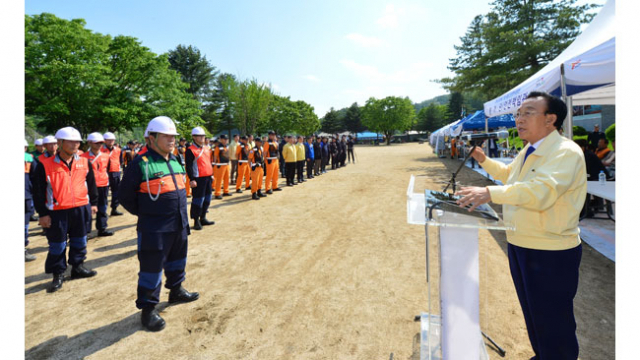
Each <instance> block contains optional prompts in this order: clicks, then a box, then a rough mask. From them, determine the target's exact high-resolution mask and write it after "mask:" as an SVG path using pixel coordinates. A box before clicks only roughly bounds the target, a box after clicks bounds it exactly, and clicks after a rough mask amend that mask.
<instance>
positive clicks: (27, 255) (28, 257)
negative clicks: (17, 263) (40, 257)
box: [24, 248, 36, 261]
mask: <svg viewBox="0 0 640 360" xmlns="http://www.w3.org/2000/svg"><path fill="white" fill-rule="evenodd" d="M35 259H36V256H35V255H33V254H31V253H29V250H27V249H26V248H25V249H24V261H33V260H35Z"/></svg>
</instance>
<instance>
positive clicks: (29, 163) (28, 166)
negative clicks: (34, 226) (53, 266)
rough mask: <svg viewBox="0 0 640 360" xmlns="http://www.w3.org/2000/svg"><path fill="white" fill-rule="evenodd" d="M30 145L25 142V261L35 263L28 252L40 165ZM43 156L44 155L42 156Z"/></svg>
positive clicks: (32, 256) (33, 256)
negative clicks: (37, 173)
mask: <svg viewBox="0 0 640 360" xmlns="http://www.w3.org/2000/svg"><path fill="white" fill-rule="evenodd" d="M40 140H42V139H40ZM28 146H29V144H28V143H27V141H26V140H25V141H24V151H25V153H24V210H25V211H24V260H25V261H33V260H35V259H36V257H35V255H32V254H30V253H29V250H27V246H28V245H29V221H31V216H33V213H34V209H33V196H32V192H33V186H32V185H31V184H32V179H33V178H34V175H35V171H36V168H37V166H38V163H37V162H36V160H35V158H34V156H33V155H31V154H29V153H28V152H27V147H28ZM40 155H42V154H40Z"/></svg>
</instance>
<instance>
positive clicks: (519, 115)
mask: <svg viewBox="0 0 640 360" xmlns="http://www.w3.org/2000/svg"><path fill="white" fill-rule="evenodd" d="M536 114H538V112H537V111H525V112H519V111H518V112H517V113H516V115H515V116H514V117H515V119H516V120H518V119H521V118H530V117H532V116H534V115H536ZM544 114H545V115H546V114H547V113H546V112H545V113H544Z"/></svg>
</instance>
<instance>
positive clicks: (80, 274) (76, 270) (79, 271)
mask: <svg viewBox="0 0 640 360" xmlns="http://www.w3.org/2000/svg"><path fill="white" fill-rule="evenodd" d="M97 273H98V272H97V271H95V270H89V269H87V268H86V267H84V264H80V265H78V266H74V267H73V268H72V269H71V278H72V279H84V278H90V277H93V276H96V274H97Z"/></svg>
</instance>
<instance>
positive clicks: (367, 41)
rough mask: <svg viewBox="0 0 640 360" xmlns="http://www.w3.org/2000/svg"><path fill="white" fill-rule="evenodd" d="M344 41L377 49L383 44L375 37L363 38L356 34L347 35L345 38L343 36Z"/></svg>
mask: <svg viewBox="0 0 640 360" xmlns="http://www.w3.org/2000/svg"><path fill="white" fill-rule="evenodd" d="M345 39H348V40H351V41H353V42H354V43H356V44H358V45H360V46H363V47H378V46H381V45H382V44H383V41H382V40H380V39H378V38H377V37H375V36H365V35H362V34H358V33H351V34H348V35H347V36H345Z"/></svg>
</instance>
